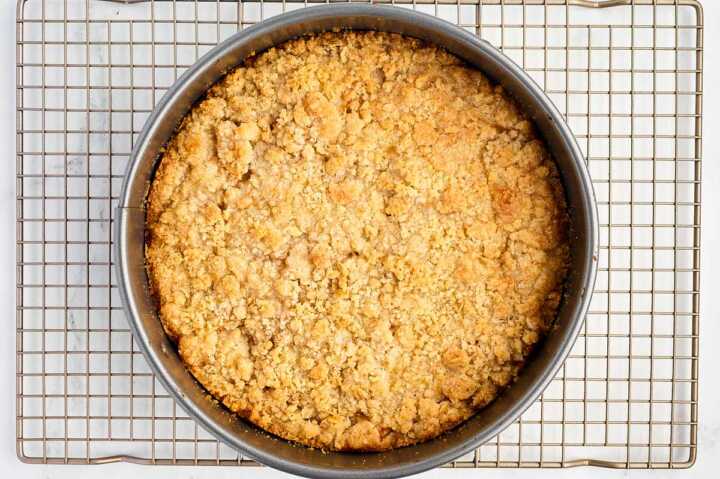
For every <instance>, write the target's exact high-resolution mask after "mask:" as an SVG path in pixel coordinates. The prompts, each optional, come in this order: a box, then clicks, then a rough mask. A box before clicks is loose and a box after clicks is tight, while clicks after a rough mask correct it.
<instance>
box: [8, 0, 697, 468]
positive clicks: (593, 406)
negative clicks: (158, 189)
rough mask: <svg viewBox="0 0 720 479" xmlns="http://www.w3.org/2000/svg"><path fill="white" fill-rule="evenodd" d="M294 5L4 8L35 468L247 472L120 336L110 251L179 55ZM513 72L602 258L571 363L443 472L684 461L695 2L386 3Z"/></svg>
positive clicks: (26, 430)
mask: <svg viewBox="0 0 720 479" xmlns="http://www.w3.org/2000/svg"><path fill="white" fill-rule="evenodd" d="M311 3H312V2H310V1H308V2H303V3H291V2H244V1H243V2H215V1H184V2H177V3H172V2H167V1H155V2H128V3H127V4H124V3H117V2H107V1H101V0H82V1H80V0H68V1H67V2H65V1H62V0H26V1H23V0H21V1H20V2H19V4H18V10H17V125H18V133H17V453H18V456H19V457H20V458H21V459H22V460H23V461H26V462H32V463H73V464H85V463H105V462H114V461H132V462H138V463H146V464H203V465H205V464H223V465H228V464H242V465H250V464H254V463H253V462H252V461H250V460H247V459H245V458H242V457H238V455H237V453H235V452H234V451H232V450H231V449H230V448H228V447H226V446H224V445H223V444H219V443H218V442H217V441H215V440H214V439H213V438H212V437H211V436H210V435H209V434H207V433H206V432H205V431H203V430H202V429H201V428H199V427H198V426H197V425H196V424H195V423H194V422H193V421H192V420H191V419H190V418H188V417H187V416H186V415H185V414H184V413H183V411H182V410H180V409H179V408H178V407H176V405H175V403H174V402H173V400H172V399H171V398H170V397H169V396H168V395H167V394H166V392H165V391H164V390H163V388H162V386H160V384H159V383H158V382H157V381H156V380H155V379H154V377H153V375H152V374H151V372H150V370H149V369H148V366H147V364H146V363H145V360H144V359H143V357H142V355H141V354H140V352H139V351H138V349H137V347H136V346H135V345H134V344H133V341H132V337H131V335H130V331H129V329H128V326H127V324H126V321H125V317H124V314H123V310H122V306H121V303H120V298H119V297H118V293H117V288H116V284H115V275H114V271H113V261H112V256H111V240H112V237H113V236H112V232H111V230H112V218H111V215H112V212H113V211H114V203H115V201H116V195H117V194H118V190H119V187H120V183H121V181H122V175H123V172H124V170H125V166H126V164H127V162H128V157H129V153H130V150H131V147H132V143H133V139H134V138H135V135H137V134H138V132H139V131H140V129H141V128H142V126H143V123H144V122H145V120H146V118H147V117H148V114H149V113H150V111H151V110H152V108H153V105H155V104H156V103H157V101H158V100H159V99H160V98H161V97H162V95H163V93H164V91H165V90H166V89H167V88H168V87H169V86H170V85H171V84H172V83H173V81H174V80H175V79H176V78H177V76H178V75H179V74H181V73H182V72H183V70H184V69H185V68H187V67H188V66H189V65H191V64H192V63H193V62H194V61H195V60H196V59H197V58H198V57H199V56H201V55H202V54H203V53H205V52H206V51H208V50H209V49H210V48H212V47H213V46H214V45H215V44H216V43H217V42H218V41H220V40H222V39H223V38H226V37H227V36H229V35H231V34H232V33H234V32H236V31H237V30H239V29H242V28H244V27H246V26H248V25H251V24H253V23H256V22H258V21H260V20H262V19H264V18H268V17H270V16H272V15H276V14H278V13H281V12H283V11H286V10H293V9H296V8H303V7H307V6H309V5H311ZM395 3H397V4H398V5H399V6H401V7H406V8H413V9H417V10H420V11H423V12H427V13H432V14H435V15H438V16H440V17H442V18H445V19H447V20H449V21H451V22H454V23H457V24H459V25H461V26H462V27H463V28H466V29H468V30H469V31H471V32H473V33H475V34H477V35H480V36H482V37H483V38H485V39H487V40H489V41H490V42H492V43H493V44H495V45H497V46H498V47H500V48H501V49H503V51H504V52H505V53H506V54H507V55H509V56H510V57H511V58H513V59H514V60H515V61H516V62H518V63H519V64H520V65H522V66H524V67H525V69H526V70H527V71H528V72H529V73H530V75H531V76H532V77H533V78H534V79H535V81H537V82H538V84H539V85H540V86H542V87H543V88H544V89H545V91H546V92H547V93H548V95H549V96H550V97H551V99H552V100H553V101H554V102H555V104H556V105H557V106H558V108H559V109H560V110H561V111H562V113H564V115H565V117H566V118H567V121H568V123H569V124H570V126H571V128H572V129H573V131H574V133H575V134H576V136H577V139H578V141H579V143H580V146H581V148H582V149H583V150H584V153H585V155H586V157H587V161H588V164H589V168H590V171H591V175H592V177H593V181H594V185H595V191H596V194H597V199H598V209H599V214H600V219H601V224H602V226H601V249H600V253H601V255H600V271H599V274H598V280H597V286H596V288H595V293H594V295H593V299H592V305H591V311H590V312H589V314H588V315H587V318H586V322H585V326H584V330H583V332H582V334H581V336H580V338H579V339H578V341H577V343H576V345H575V347H574V349H573V351H572V354H571V356H570V358H569V359H568V360H567V362H566V363H565V365H564V367H563V368H562V370H561V371H560V373H559V374H558V376H557V378H556V379H555V380H554V381H553V382H552V384H551V385H550V386H549V387H548V389H547V390H546V391H545V393H544V394H543V396H542V398H541V399H540V400H539V401H537V402H536V403H535V404H534V405H533V406H532V407H531V408H530V409H529V410H528V411H527V412H526V413H525V414H524V415H523V416H522V418H521V419H520V420H519V421H518V422H516V423H515V424H513V425H512V426H510V427H509V428H508V429H507V430H506V431H504V432H503V433H501V434H500V435H499V436H498V437H496V438H495V439H493V440H492V441H491V442H489V443H488V444H486V445H484V446H482V447H480V448H479V449H478V450H477V451H475V452H474V453H472V454H469V455H467V456H465V457H462V458H460V459H459V460H457V461H455V462H453V463H451V464H450V466H455V467H497V466H503V467H537V466H541V467H559V466H575V465H598V466H607V467H625V468H650V467H652V468H676V467H688V466H690V465H692V464H693V462H694V460H695V454H696V439H697V397H698V396H697V388H698V384H697V378H698V370H697V367H698V364H697V363H698V304H699V284H698V282H699V273H700V272H699V268H700V258H699V255H700V249H699V242H700V157H701V144H700V143H701V142H700V139H701V137H700V131H701V122H702V115H701V98H702V76H701V74H702V47H703V45H702V28H703V27H702V10H701V8H700V5H699V4H698V3H697V2H695V1H692V0H676V1H660V0H654V1H653V0H646V1H635V2H631V1H630V0H628V1H624V0H610V1H607V2H605V3H603V2H589V1H583V0H574V1H572V0H571V1H569V2H566V1H565V0H546V1H542V0H536V1H532V0H528V1H525V2H523V1H512V0H506V1H500V0H497V1H479V0H458V1H452V0H443V1H439V2H435V3H433V2H432V1H431V2H430V3H426V2H423V1H420V0H417V1H414V2H406V3H405V4H402V3H403V2H401V1H398V2H395Z"/></svg>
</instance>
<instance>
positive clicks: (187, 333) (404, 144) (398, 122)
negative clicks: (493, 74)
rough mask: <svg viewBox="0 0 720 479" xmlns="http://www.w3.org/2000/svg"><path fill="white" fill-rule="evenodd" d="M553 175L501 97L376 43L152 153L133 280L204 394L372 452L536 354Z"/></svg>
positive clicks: (232, 98) (461, 410) (555, 278)
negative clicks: (139, 275)
mask: <svg viewBox="0 0 720 479" xmlns="http://www.w3.org/2000/svg"><path fill="white" fill-rule="evenodd" d="M567 229H568V220H567V211H566V205H565V201H564V192H563V189H562V185H561V183H560V181H559V176H558V172H557V169H556V166H555V163H554V161H553V159H552V157H551V155H550V154H549V153H548V151H547V149H546V147H545V146H544V144H543V142H542V141H541V140H540V139H539V137H538V135H537V134H536V132H535V131H534V128H533V124H532V122H531V120H530V119H529V118H528V117H527V116H526V115H525V114H524V113H523V112H522V111H521V110H520V109H519V108H518V106H517V105H516V104H515V103H514V102H513V100H511V99H510V97H509V96H508V95H507V94H506V93H505V92H504V91H503V89H502V88H501V87H500V86H497V85H494V84H493V83H491V82H490V81H489V80H488V79H487V78H486V77H485V76H484V75H483V74H482V73H481V72H479V71H477V70H475V69H473V68H470V67H468V66H467V65H465V64H464V63H463V62H461V61H460V60H459V59H458V58H456V57H454V56H453V55H451V54H449V53H447V52H446V51H444V50H442V49H440V48H438V47H436V46H433V45H430V44H427V43H423V42H421V41H418V40H415V39H410V38H406V37H403V36H399V35H395V34H386V33H378V32H334V33H325V34H321V35H316V36H310V37H303V38H299V39H296V40H292V41H289V42H287V43H285V44H283V45H280V46H278V47H276V48H273V49H271V50H269V51H266V52H264V53H262V54H259V55H257V56H255V57H253V58H251V59H249V60H247V61H246V62H245V63H244V64H243V65H241V66H239V67H238V68H236V69H235V70H233V71H231V72H230V73H229V74H228V75H227V76H226V77H225V78H224V79H223V80H222V81H220V82H219V83H218V84H216V85H215V86H213V87H212V88H211V89H210V90H209V91H208V93H207V95H206V97H205V98H204V99H203V100H202V101H200V102H199V103H198V104H197V105H196V106H195V107H194V108H193V109H192V111H191V112H190V113H189V114H188V115H187V117H186V118H185V120H184V121H183V123H182V125H181V126H180V127H179V129H178V131H177V133H176V134H175V136H174V138H173V139H172V140H171V141H170V143H169V144H168V145H167V147H166V149H165V150H164V152H163V154H162V159H161V162H160V166H159V168H158V170H157V173H156V177H155V179H154V181H153V183H152V186H151V188H150V193H149V197H148V200H147V230H148V237H147V244H146V259H147V268H148V272H149V277H150V283H151V286H152V289H153V293H154V295H155V296H156V298H157V301H158V304H159V311H160V318H161V320H162V322H163V325H164V327H165V329H166V331H167V333H168V334H169V335H170V337H171V338H172V339H173V340H174V341H175V342H177V345H178V350H179V354H180V356H181V357H182V359H183V361H184V362H185V364H186V365H187V368H188V369H189V371H190V372H191V373H192V374H193V375H194V376H195V377H196V378H197V380H198V381H199V382H200V383H201V384H202V385H203V386H204V387H205V388H206V389H207V390H208V391H209V392H210V393H211V394H212V395H213V396H214V397H215V398H217V399H218V400H219V401H221V402H222V403H223V404H224V405H225V406H226V407H227V408H229V409H230V410H232V411H234V412H236V413H237V414H239V415H240V416H242V417H244V418H247V419H248V420H250V421H252V422H253V423H255V424H256V425H258V426H260V427H261V428H264V429H265V430H267V431H269V432H271V433H273V434H276V435H278V436H280V437H283V438H286V439H289V440H292V441H296V442H298V443H302V444H305V445H308V446H312V447H317V448H322V449H326V450H353V451H359V450H363V451H378V450H385V449H390V448H395V447H400V446H405V445H409V444H413V443H417V442H419V441H424V440H426V439H429V438H432V437H434V436H437V435H439V434H441V433H442V432H443V431H446V430H447V429H449V428H452V427H453V426H455V425H457V424H458V423H460V422H462V421H464V420H466V419H468V418H469V417H470V416H472V415H473V413H475V412H476V411H477V410H478V409H480V408H482V407H483V406H485V405H487V404H488V403H489V402H490V401H492V400H493V399H494V398H495V397H496V396H497V395H498V394H499V392H500V391H501V390H502V388H504V387H505V386H507V385H508V384H509V383H511V382H512V381H513V380H514V378H515V377H516V375H517V373H518V371H519V369H520V368H521V367H522V365H523V362H524V361H525V359H526V357H527V355H528V354H529V352H530V351H531V349H532V347H533V345H534V344H535V343H536V342H537V341H538V340H539V339H540V338H541V337H542V336H543V334H545V333H546V332H547V331H548V329H549V327H550V325H551V323H552V322H553V320H554V318H555V317H556V314H557V310H558V305H559V302H560V299H561V293H562V287H563V284H564V278H565V275H566V272H567V265H568V262H569V249H568V243H567V242H568V234H567Z"/></svg>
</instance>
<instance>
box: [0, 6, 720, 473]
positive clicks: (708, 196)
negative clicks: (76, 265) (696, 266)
mask: <svg viewBox="0 0 720 479" xmlns="http://www.w3.org/2000/svg"><path fill="white" fill-rule="evenodd" d="M704 3H705V5H704V8H705V45H706V49H705V66H704V68H705V76H704V85H705V88H704V90H705V96H704V125H703V126H704V128H703V133H704V137H705V139H704V145H703V158H704V162H703V205H704V208H703V219H702V224H703V227H702V240H703V251H702V265H703V268H702V279H701V290H702V295H701V296H702V303H701V320H700V321H701V326H700V328H701V333H700V400H699V416H700V419H699V420H700V427H699V438H698V442H699V450H698V460H697V463H696V465H695V466H694V468H692V469H690V470H688V471H663V470H655V471H642V470H633V471H625V470H605V469H596V468H582V469H569V470H522V471H518V470H511V469H504V470H483V471H472V470H447V469H446V470H435V471H430V472H428V473H425V474H423V475H422V476H418V477H427V478H430V477H433V478H447V477H461V476H462V477H468V478H470V477H480V476H481V475H482V477H484V478H492V477H503V478H511V477H521V478H530V477H533V478H536V477H594V478H605V477H607V478H615V477H651V476H652V477H655V478H661V477H678V476H682V477H711V476H713V475H717V468H718V467H720V407H719V406H720V384H719V383H718V381H717V378H716V374H715V368H716V367H717V365H718V364H720V348H717V347H715V345H714V341H715V338H717V337H719V336H720V323H719V322H718V321H717V318H718V315H719V313H720V306H718V304H717V302H716V301H714V299H715V298H714V293H715V290H716V289H718V287H719V286H720V268H718V266H719V265H720V253H719V252H718V249H717V248H715V247H714V246H715V244H716V243H717V242H718V240H720V215H718V214H717V210H718V207H719V206H720V188H718V187H717V185H719V184H720V160H719V158H720V135H719V134H718V133H717V132H718V131H720V90H719V89H717V88H714V86H715V85H717V84H719V83H720V56H719V55H718V54H717V52H716V51H715V49H716V48H717V47H716V46H717V45H719V44H720V2H717V1H712V0H706V1H705V2H704ZM0 39H2V41H0V65H5V67H4V68H3V70H2V71H3V74H2V75H0V91H4V92H6V94H5V95H3V96H2V98H1V100H0V109H1V111H0V155H1V156H2V157H4V158H6V164H7V166H6V175H5V176H4V178H3V179H2V180H0V200H1V201H2V204H3V205H5V207H4V208H1V209H0V227H2V229H3V230H5V231H7V234H5V235H2V236H0V251H1V252H2V253H0V271H5V272H6V273H5V274H4V275H3V276H2V277H0V291H2V294H0V301H1V302H2V310H3V311H5V318H6V320H5V321H6V324H7V325H8V334H6V335H4V336H3V337H2V343H0V351H2V353H1V354H2V358H3V362H2V366H0V367H2V369H3V373H2V374H0V381H1V382H0V391H1V392H0V405H2V408H0V410H2V411H4V412H3V414H2V415H0V430H2V431H3V433H2V435H0V437H1V440H0V466H1V467H2V469H0V470H2V471H3V475H4V474H7V477H32V478H40V477H42V478H70V477H72V478H78V479H79V478H84V477H96V476H98V475H100V474H102V475H104V476H105V477H107V478H108V479H110V478H116V477H117V478H120V477H123V478H124V477H127V476H128V475H132V474H142V475H143V476H144V477H153V478H155V477H157V478H165V477H168V478H169V477H173V478H210V477H213V478H222V477H238V476H240V475H242V476H244V477H253V478H255V477H256V478H261V477H281V476H285V475H284V474H282V473H279V472H276V471H272V470H270V469H267V468H265V469H259V468H249V469H247V468H242V469H238V468H217V467H208V468H200V467H148V466H135V465H130V464H114V465H106V466H30V465H24V464H21V463H20V462H19V461H18V460H17V458H16V456H15V437H14V434H15V421H14V416H15V373H14V372H15V355H14V350H15V335H14V334H13V333H12V330H13V329H14V324H15V314H14V307H15V294H14V291H15V287H14V285H15V273H14V272H15V243H14V241H15V235H14V231H15V221H14V218H15V213H14V212H15V208H14V205H15V180H14V171H15V161H14V158H15V155H14V153H15V102H14V100H15V94H14V92H15V78H14V75H15V69H14V68H13V66H14V64H15V1H14V0H2V1H0ZM713 45H714V46H713Z"/></svg>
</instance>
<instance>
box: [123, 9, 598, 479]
mask: <svg viewBox="0 0 720 479" xmlns="http://www.w3.org/2000/svg"><path fill="white" fill-rule="evenodd" d="M333 29H356V30H379V31H387V32H395V33H401V34H405V35H408V36H412V37H416V38H419V39H423V40H426V41H429V42H432V43H435V44H437V45H439V46H441V47H444V48H445V49H447V50H448V51H450V52H452V53H453V54H455V55H457V56H458V57H460V58H461V59H463V60H465V61H466V62H467V63H468V64H470V65H472V66H474V67H476V68H478V69H479V70H481V71H482V72H484V73H485V74H486V75H487V76H488V77H490V78H491V79H493V80H494V81H495V82H497V83H499V84H501V85H502V86H503V87H504V88H505V89H506V90H507V91H508V92H509V93H510V94H511V95H512V96H513V97H514V98H515V99H516V101H517V102H518V103H519V104H520V105H521V106H522V107H523V108H524V109H525V111H527V112H528V113H529V114H530V115H531V116H532V118H533V120H534V121H535V124H536V126H537V129H538V131H539V132H540V134H541V136H542V137H543V138H544V140H545V142H546V143H547V145H548V148H549V149H550V151H551V152H552V154H553V155H554V157H555V160H556V162H557V165H558V168H559V171H560V174H561V178H562V182H563V184H564V187H565V192H566V196H567V202H568V206H569V208H570V216H571V225H572V235H571V244H572V260H571V261H572V264H571V267H570V276H569V278H568V282H567V284H566V293H565V295H564V298H563V301H562V303H561V306H560V311H559V315H558V317H557V320H556V325H555V328H554V330H553V331H552V332H551V333H550V334H549V335H548V336H547V337H546V338H545V339H544V340H542V341H541V342H540V343H539V344H538V346H537V347H536V350H535V351H534V352H533V355H532V356H531V357H530V358H529V360H528V363H527V364H526V366H525V367H524V368H523V369H522V370H521V372H520V375H519V377H518V379H517V381H516V382H515V383H514V384H512V385H511V386H510V387H508V388H507V389H506V390H505V391H504V392H503V393H502V394H501V395H500V396H499V397H498V398H497V399H496V400H495V401H494V402H492V403H491V404H490V405H488V406H487V407H486V408H484V409H482V410H481V411H479V412H478V413H477V414H476V415H475V416H473V417H472V418H471V419H469V420H468V421H466V422H465V423H463V424H462V425H460V426H458V427H456V428H455V429H453V430H451V431H449V432H447V433H445V434H444V435H442V436H440V437H439V438H436V439H434V440H430V441H428V442H425V443H422V444H418V445H415V446H410V447H405V448H400V449H395V450H391V451H387V452H381V453H336V452H331V453H328V452H323V451H320V450H316V449H311V448H306V447H302V446H298V445H296V444H292V443H290V442H288V441H285V440H283V439H280V438H277V437H274V436H272V435H270V434H268V433H266V432H264V431H262V430H261V429H259V428H257V427H255V426H254V425H252V424H251V423H249V422H247V421H245V420H243V419H241V418H240V417H238V416H236V415H235V414H232V413H230V412H229V411H227V410H226V409H225V408H224V407H223V406H221V405H219V404H218V403H217V402H216V401H213V400H212V399H211V398H210V397H209V395H208V393H207V392H206V391H205V390H204V389H203V387H202V386H201V385H200V384H199V383H198V382H197V381H195V379H194V378H193V377H192V375H191V374H190V373H189V372H188V371H187V370H186V369H185V367H184V365H183V363H182V361H181V360H180V358H179V356H178V354H177V352H176V348H175V345H174V344H173V343H172V342H171V341H170V339H169V338H168V337H167V336H166V334H165V331H164V330H163V327H162V325H161V323H160V319H159V317H158V312H157V308H156V305H155V303H154V300H153V298H152V297H151V295H150V290H149V285H148V277H147V274H146V271H145V262H144V244H145V209H144V204H145V198H146V194H147V191H148V188H149V185H150V182H151V180H152V178H153V174H154V172H155V169H156V166H157V163H158V160H159V154H160V151H161V149H162V147H163V146H164V145H165V144H166V143H167V141H168V140H169V139H170V138H171V137H172V135H173V133H174V131H175V129H176V127H177V126H178V125H179V123H180V121H181V120H182V118H183V117H184V116H185V114H186V113H187V112H188V111H189V110H190V108H191V107H192V106H193V105H194V104H195V103H196V101H197V100H199V99H200V98H201V97H202V96H203V94H204V93H205V92H206V90H207V89H208V88H209V87H210V86H211V85H213V84H214V83H215V82H217V81H218V80H219V79H221V78H222V77H223V76H224V75H225V73H227V72H228V71H229V70H230V69H232V68H233V67H235V66H237V65H239V64H241V63H242V62H243V60H244V59H245V58H247V57H248V56H251V55H253V54H255V53H258V52H262V51H263V50H266V49H268V48H270V47H272V46H274V45H277V44H280V43H282V42H284V41H286V40H289V39H292V38H295V37H298V36H300V35H303V34H308V33H313V32H321V31H327V30H333ZM115 213H116V216H115V261H116V268H117V279H118V285H119V288H120V293H121V297H122V300H123V303H124V306H125V311H126V313H127V317H128V321H129V323H130V326H131V328H132V331H133V336H134V338H135V341H136V342H137V344H138V345H139V347H140V348H141V349H142V351H143V353H144V355H145V358H146V359H147V361H148V363H149V364H150V366H151V367H152V369H153V371H154V372H155V374H156V376H157V377H158V379H159V380H160V382H161V383H162V384H163V385H164V386H165V388H166V389H167V390H168V392H169V393H170V394H171V395H172V396H173V397H174V398H175V399H176V401H177V403H178V404H179V405H180V406H181V407H182V408H183V409H184V410H185V411H186V412H187V413H188V414H189V415H190V416H192V417H193V418H195V420H197V422H198V423H199V424H200V425H201V426H202V427H203V428H205V429H206V430H207V431H209V432H210V433H212V434H213V435H214V436H215V437H217V438H218V439H219V440H221V441H223V442H225V443H226V444H228V445H229V446H231V447H233V448H235V449H236V450H237V451H238V452H239V453H241V454H242V455H244V456H246V457H250V458H253V459H255V460H257V461H259V462H261V463H263V464H266V465H268V466H271V467H274V468H277V469H280V470H283V471H286V472H289V473H293V474H298V475H302V476H308V477H321V478H330V477H339V478H371V477H372V478H388V477H398V476H406V475H410V474H414V473H418V472H421V471H424V470H427V469H430V468H433V467H436V466H439V465H441V464H444V463H446V462H449V461H451V460H453V459H456V458H458V457H459V456H461V455H463V454H465V453H467V452H469V451H472V450H473V449H474V448H476V447H478V446H479V445H481V444H483V443H484V442H486V441H488V440H489V439H491V438H492V437H493V436H495V435H497V434H498V433H499V432H501V431H502V430H503V429H505V428H506V427H507V426H509V425H510V424H511V423H512V422H513V421H515V420H516V419H517V418H518V417H519V416H520V414H522V412H523V411H525V409H527V408H528V407H529V406H530V405H531V404H532V403H533V402H534V401H535V400H536V399H537V398H538V396H539V395H540V394H541V393H542V391H543V390H544V389H545V387H546V386H547V385H548V384H549V383H550V381H551V380H552V378H553V377H554V375H555V373H556V372H557V370H558V368H560V366H561V365H562V363H563V361H564V360H565V358H566V356H567V355H568V353H569V352H570V349H571V348H572V346H573V343H574V342H575V339H576V337H577V335H578V332H579V331H580V328H581V326H582V323H583V320H584V316H585V313H586V311H587V309H588V305H589V302H590V295H591V292H592V288H593V284H594V281H595V274H596V269H597V257H598V221H597V211H596V206H595V200H594V194H593V189H592V183H591V181H590V177H589V175H588V172H587V168H586V166H585V160H584V158H583V155H582V153H581V151H580V149H579V147H578V145H577V143H576V141H575V139H574V137H573V135H572V133H571V132H570V129H569V128H568V126H567V125H566V124H565V122H564V121H563V118H562V116H561V114H560V113H559V112H558V111H557V109H556V108H555V107H554V106H553V104H552V103H551V102H550V100H549V99H548V98H547V96H546V95H545V94H544V93H543V91H542V90H541V89H540V88H539V87H538V86H537V85H536V84H535V83H534V82H533V81H532V80H531V79H530V77H529V76H528V75H527V74H526V73H525V72H524V71H523V70H522V69H521V68H520V67H518V66H517V65H516V64H515V63H513V62H512V61H511V60H510V59H508V58H507V57H506V56H504V55H503V54H502V53H500V52H499V51H498V50H496V49H495V48H494V47H493V46H492V45H490V44H489V43H487V42H485V41H483V40H480V39H478V38H477V37H475V36H473V35H472V34H470V33H468V32H466V31H464V30H462V29H460V28H458V27H456V26H454V25H452V24H450V23H448V22H446V21H444V20H440V19H437V18H435V17H432V16H429V15H425V14H421V13H417V12H414V11H412V10H406V9H401V8H396V7H390V6H377V5H355V4H344V5H326V6H318V7H311V8H306V9H302V10H297V11H294V12H291V13H286V14H283V15H279V16H276V17H273V18H271V19H269V20H266V21H264V22H262V23H259V24H257V25H255V26H253V27H250V28H248V29H246V30H244V31H242V32H240V33H238V34H236V35H234V36H232V37H231V38H229V39H227V40H226V41H224V42H222V43H221V44H219V45H218V46H217V47H216V48H214V49H213V50H211V51H210V52H209V53H207V54H206V55H205V56H203V57H202V58H201V59H199V60H198V61H197V63H195V65H193V66H192V67H191V68H190V69H188V70H187V71H186V72H185V73H184V74H183V75H182V76H181V77H180V78H179V79H178V80H177V82H175V84H174V85H173V86H172V87H171V88H170V89H169V90H168V91H167V93H166V94H165V96H164V97H163V99H162V100H161V101H160V103H159V104H158V105H157V107H156V108H155V110H154V111H153V113H152V114H151V115H150V117H149V119H148V120H147V123H146V124H145V127H144V129H143V131H142V132H141V134H140V136H139V137H138V138H137V141H136V143H135V147H134V149H133V152H132V155H131V158H130V163H129V165H128V170H127V172H126V176H125V179H124V183H123V188H122V191H121V194H120V199H119V206H118V209H117V210H116V212H115Z"/></svg>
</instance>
